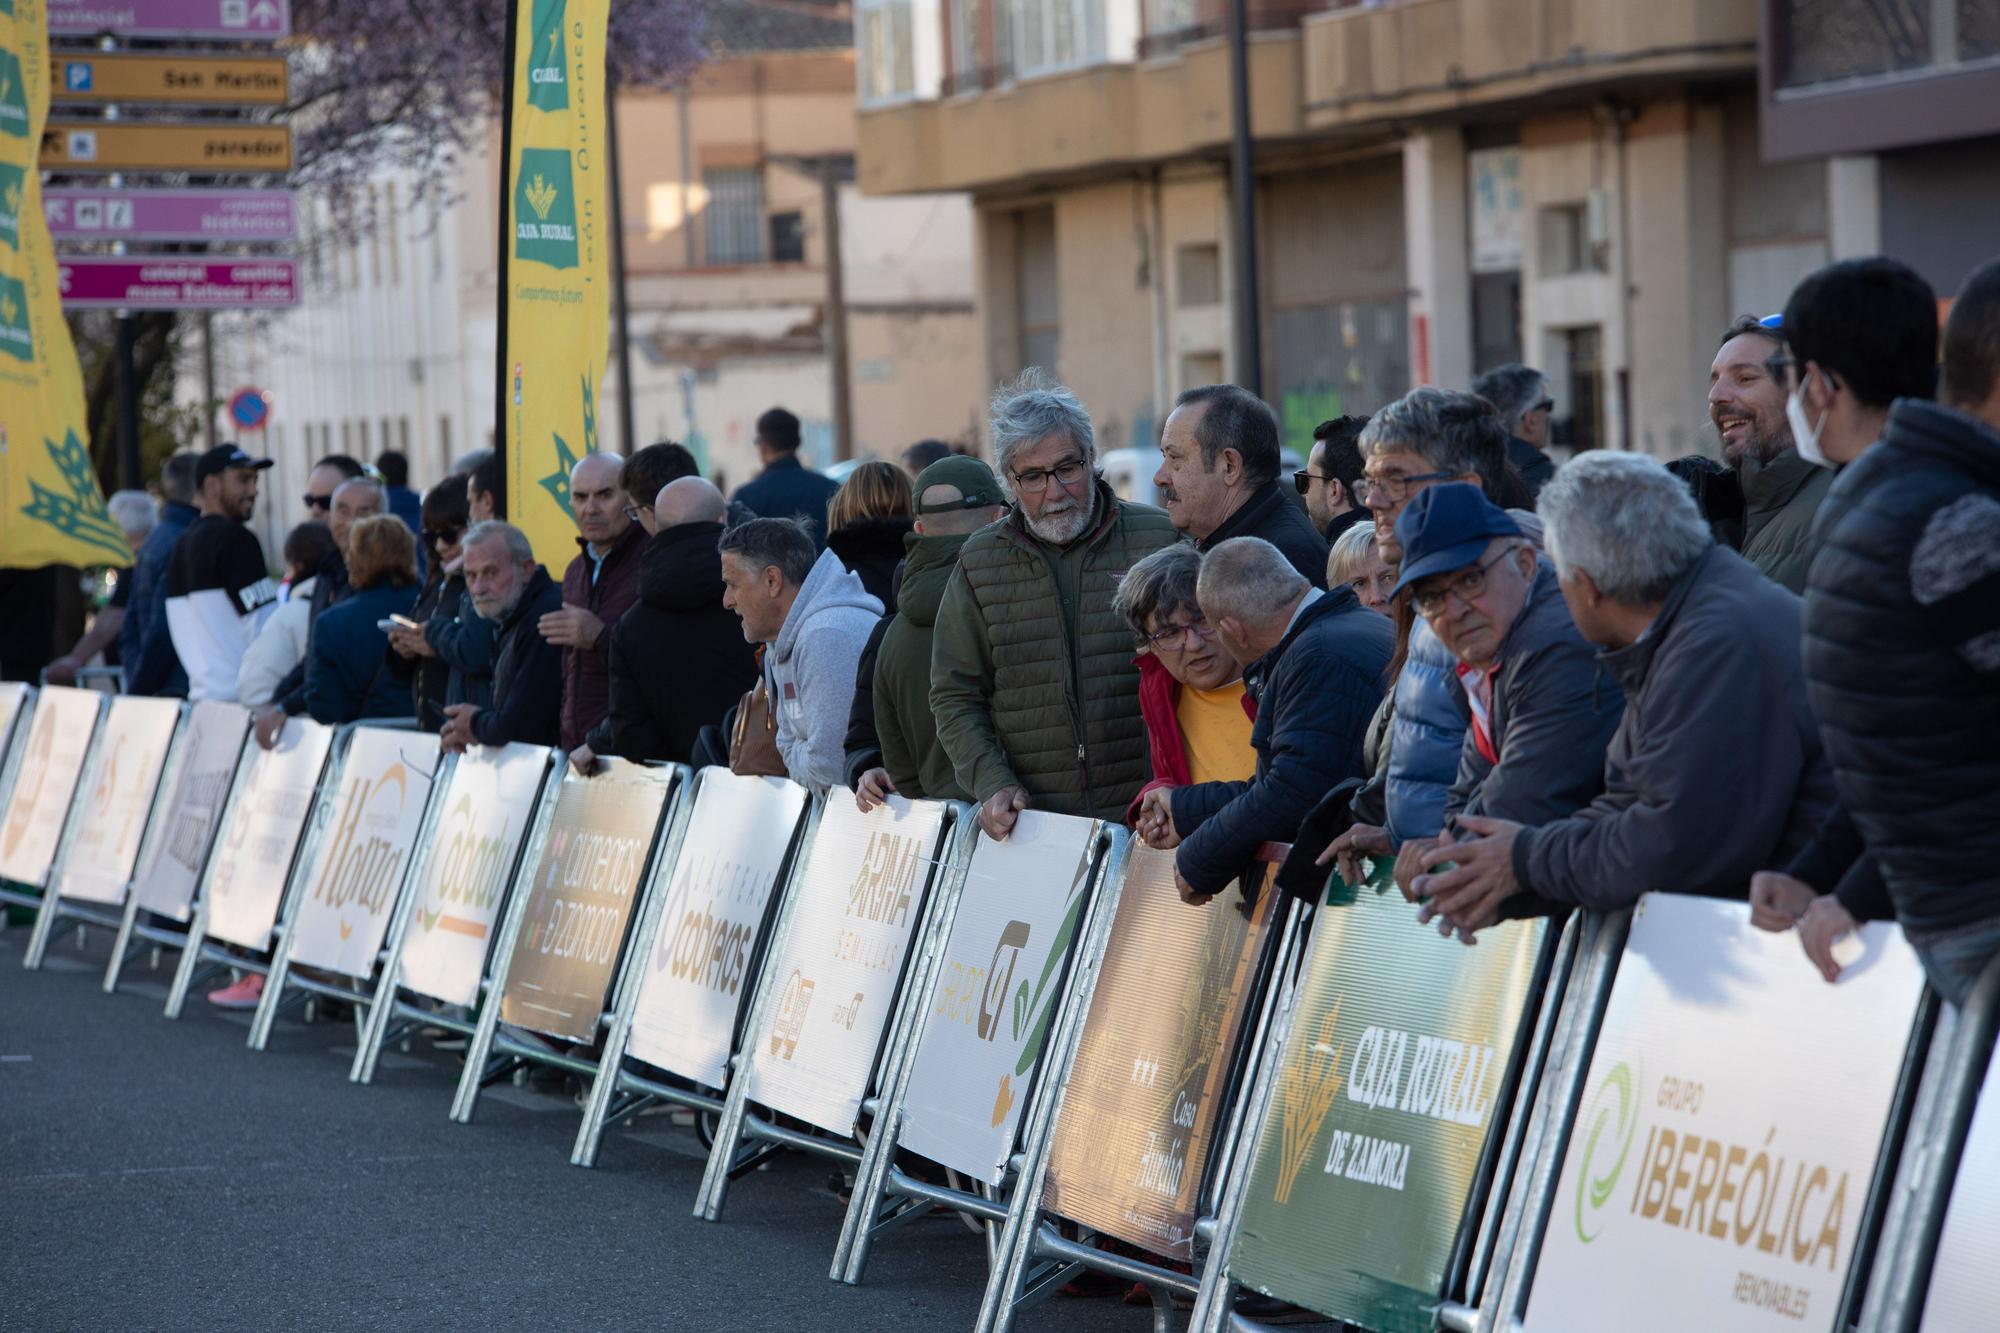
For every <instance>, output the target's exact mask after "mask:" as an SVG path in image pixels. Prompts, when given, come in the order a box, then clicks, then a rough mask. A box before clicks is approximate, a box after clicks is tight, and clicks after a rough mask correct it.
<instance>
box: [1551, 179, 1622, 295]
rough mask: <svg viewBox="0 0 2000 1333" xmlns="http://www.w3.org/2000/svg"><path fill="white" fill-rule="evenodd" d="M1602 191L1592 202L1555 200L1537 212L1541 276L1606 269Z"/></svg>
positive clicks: (1594, 196) (1596, 271) (1593, 271)
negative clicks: (1558, 202) (1569, 202)
mask: <svg viewBox="0 0 2000 1333" xmlns="http://www.w3.org/2000/svg"><path fill="white" fill-rule="evenodd" d="M1602 198H1603V196H1602V195H1593V196H1592V199H1591V202H1589V203H1574V204H1554V205H1551V206H1549V207H1546V208H1543V209H1540V210H1538V211H1537V213H1536V215H1535V249H1536V257H1537V259H1538V260H1539V261H1540V263H1539V265H1538V270H1539V272H1540V274H1541V276H1542V277H1545V278H1559V277H1563V276H1564V275H1566V274H1571V273H1602V272H1604V271H1605V270H1606V267H1607V265H1606V263H1605V259H1606V255H1605V251H1606V250H1607V249H1608V248H1609V247H1608V246H1607V244H1606V239H1607V238H1606V236H1605V234H1604V223H1603V213H1604V210H1603V207H1602V205H1601V204H1599V203H1598V201H1599V200H1601V199H1602Z"/></svg>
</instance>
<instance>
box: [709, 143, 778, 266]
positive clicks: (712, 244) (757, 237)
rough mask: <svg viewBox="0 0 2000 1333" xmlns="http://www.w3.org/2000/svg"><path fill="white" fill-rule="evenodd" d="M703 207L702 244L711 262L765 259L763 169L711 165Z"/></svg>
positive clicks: (726, 262)
mask: <svg viewBox="0 0 2000 1333" xmlns="http://www.w3.org/2000/svg"><path fill="white" fill-rule="evenodd" d="M701 183H702V186H703V188H704V189H706V190H707V191H708V207H706V208H704V209H703V210H702V214H701V218H702V224H701V225H702V235H703V245H704V249H705V251H706V256H707V260H708V262H709V263H711V264H761V263H763V262H764V173H763V172H761V171H759V170H758V169H757V168H755V167H711V168H709V169H708V170H707V171H704V172H702V173H701Z"/></svg>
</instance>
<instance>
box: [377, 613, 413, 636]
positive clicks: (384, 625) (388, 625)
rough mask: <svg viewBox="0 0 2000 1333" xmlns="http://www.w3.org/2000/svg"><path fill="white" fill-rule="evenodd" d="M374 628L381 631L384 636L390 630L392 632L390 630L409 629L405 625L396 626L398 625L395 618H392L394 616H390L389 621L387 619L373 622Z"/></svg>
mask: <svg viewBox="0 0 2000 1333" xmlns="http://www.w3.org/2000/svg"><path fill="white" fill-rule="evenodd" d="M375 628H376V629H379V630H381V631H382V632H383V633H384V634H387V633H388V632H389V631H390V630H392V629H408V628H409V626H407V625H402V624H398V623H397V618H396V617H394V616H391V617H390V618H389V619H387V620H378V621H376V622H375Z"/></svg>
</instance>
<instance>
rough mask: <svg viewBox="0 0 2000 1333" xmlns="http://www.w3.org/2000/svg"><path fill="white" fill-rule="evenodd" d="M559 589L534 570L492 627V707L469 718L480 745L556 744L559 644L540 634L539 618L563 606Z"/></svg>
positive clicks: (546, 573)
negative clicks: (519, 594) (557, 645)
mask: <svg viewBox="0 0 2000 1333" xmlns="http://www.w3.org/2000/svg"><path fill="white" fill-rule="evenodd" d="M562 604H563V600H562V589H561V588H559V587H557V586H556V584H555V580H553V579H551V578H550V577H549V571H548V570H546V569H539V568H538V569H536V570H535V573H534V577H532V578H530V579H529V580H528V586H527V587H525V588H523V589H522V590H521V600H520V601H518V602H516V603H514V609H513V611H511V612H509V613H508V615H507V618H506V619H504V620H502V621H501V622H500V623H499V624H498V625H496V626H495V627H494V635H493V638H494V657H493V706H492V707H491V708H482V709H480V710H479V711H478V712H477V713H475V714H473V717H472V735H473V739H475V740H477V741H478V742H479V743H480V744H481V745H507V744H509V743H511V742H514V741H520V742H521V743H523V744H525V745H554V744H555V743H556V727H557V719H558V715H559V714H560V712H561V710H562V649H560V648H558V647H556V646H555V645H554V644H552V643H550V642H549V641H548V640H547V639H544V638H543V637H542V632H541V630H540V629H538V628H537V627H536V626H537V622H539V621H540V620H541V618H542V617H543V616H545V615H548V614H549V613H550V612H552V611H560V610H562Z"/></svg>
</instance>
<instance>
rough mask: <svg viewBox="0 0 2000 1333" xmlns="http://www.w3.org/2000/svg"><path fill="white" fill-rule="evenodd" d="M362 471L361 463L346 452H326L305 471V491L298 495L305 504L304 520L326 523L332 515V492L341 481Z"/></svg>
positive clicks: (347, 479)
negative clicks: (326, 453) (324, 455)
mask: <svg viewBox="0 0 2000 1333" xmlns="http://www.w3.org/2000/svg"><path fill="white" fill-rule="evenodd" d="M361 473H362V467H361V464H359V463H357V462H356V461H355V460H353V459H352V458H349V457H348V456H347V455H346V454H328V455H327V456H326V457H325V458H322V459H320V460H319V462H317V463H314V464H313V467H312V471H310V472H308V473H306V493H305V494H304V495H302V496H300V497H299V500H300V502H301V503H302V504H304V505H305V511H306V522H308V523H326V522H329V521H330V520H331V519H332V517H333V493H334V492H335V491H337V490H339V489H340V487H341V484H342V483H343V482H349V481H353V480H354V479H355V478H356V477H358V476H360V475H361Z"/></svg>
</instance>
